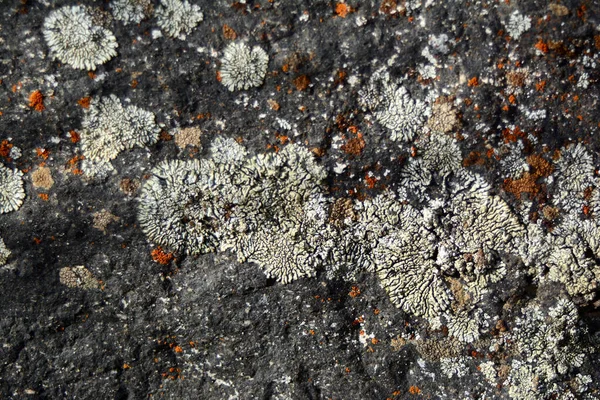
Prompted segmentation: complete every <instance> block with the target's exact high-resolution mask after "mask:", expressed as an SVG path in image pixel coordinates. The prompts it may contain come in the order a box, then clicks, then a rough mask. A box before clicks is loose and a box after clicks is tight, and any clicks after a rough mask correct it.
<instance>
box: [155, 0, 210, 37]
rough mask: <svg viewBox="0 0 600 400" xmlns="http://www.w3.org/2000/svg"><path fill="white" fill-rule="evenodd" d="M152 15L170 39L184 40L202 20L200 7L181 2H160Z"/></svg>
mask: <svg viewBox="0 0 600 400" xmlns="http://www.w3.org/2000/svg"><path fill="white" fill-rule="evenodd" d="M154 15H155V16H156V18H157V21H158V26H160V27H161V28H162V29H163V30H164V31H165V32H166V33H167V35H169V36H170V37H173V38H179V39H185V37H186V35H189V34H190V33H192V30H193V29H194V28H195V27H196V25H198V24H199V23H200V22H202V20H203V19H204V15H203V14H202V12H201V11H200V7H198V6H197V5H196V4H190V3H189V2H187V1H181V0H160V5H159V6H158V7H156V9H155V11H154Z"/></svg>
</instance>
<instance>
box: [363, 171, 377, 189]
mask: <svg viewBox="0 0 600 400" xmlns="http://www.w3.org/2000/svg"><path fill="white" fill-rule="evenodd" d="M377 181H379V179H377V178H376V177H374V176H372V175H369V173H368V172H367V174H366V175H365V183H366V184H367V187H368V188H369V189H373V188H375V184H376V183H377Z"/></svg>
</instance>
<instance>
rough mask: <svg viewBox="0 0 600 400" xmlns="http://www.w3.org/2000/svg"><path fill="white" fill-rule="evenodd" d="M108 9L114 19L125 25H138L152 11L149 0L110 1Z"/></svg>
mask: <svg viewBox="0 0 600 400" xmlns="http://www.w3.org/2000/svg"><path fill="white" fill-rule="evenodd" d="M110 8H111V9H112V13H113V15H114V17H115V18H116V19H118V20H119V21H123V22H124V23H125V24H131V23H133V24H139V23H140V22H142V20H143V19H146V18H148V17H149V16H150V15H152V11H153V9H154V7H153V5H152V2H151V1H150V0H112V1H111V2H110Z"/></svg>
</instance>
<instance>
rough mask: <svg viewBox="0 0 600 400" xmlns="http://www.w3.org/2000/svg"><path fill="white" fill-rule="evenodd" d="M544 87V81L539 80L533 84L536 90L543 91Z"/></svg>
mask: <svg viewBox="0 0 600 400" xmlns="http://www.w3.org/2000/svg"><path fill="white" fill-rule="evenodd" d="M545 87H546V81H539V82H538V83H536V84H535V90H537V91H538V92H543V91H544V88H545Z"/></svg>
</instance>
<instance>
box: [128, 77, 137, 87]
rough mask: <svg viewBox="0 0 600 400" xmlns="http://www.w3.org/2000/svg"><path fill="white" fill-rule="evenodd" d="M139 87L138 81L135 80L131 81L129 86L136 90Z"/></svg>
mask: <svg viewBox="0 0 600 400" xmlns="http://www.w3.org/2000/svg"><path fill="white" fill-rule="evenodd" d="M137 85H138V81H137V79H134V80H132V81H131V83H130V84H129V86H131V88H132V89H135V88H136V87H137Z"/></svg>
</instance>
